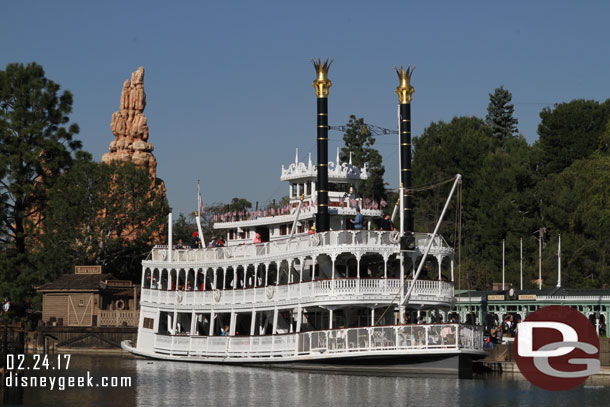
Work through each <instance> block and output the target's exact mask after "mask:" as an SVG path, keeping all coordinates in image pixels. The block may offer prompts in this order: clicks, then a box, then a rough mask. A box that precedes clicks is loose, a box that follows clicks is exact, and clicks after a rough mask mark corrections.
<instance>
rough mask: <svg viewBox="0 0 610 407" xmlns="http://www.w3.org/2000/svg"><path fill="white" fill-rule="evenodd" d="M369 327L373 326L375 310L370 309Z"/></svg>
mask: <svg viewBox="0 0 610 407" xmlns="http://www.w3.org/2000/svg"><path fill="white" fill-rule="evenodd" d="M370 325H371V326H373V325H375V308H371V323H370Z"/></svg>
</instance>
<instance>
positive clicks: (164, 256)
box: [159, 249, 167, 260]
mask: <svg viewBox="0 0 610 407" xmlns="http://www.w3.org/2000/svg"><path fill="white" fill-rule="evenodd" d="M159 255H160V256H161V259H162V260H165V259H167V250H165V249H161V250H159Z"/></svg>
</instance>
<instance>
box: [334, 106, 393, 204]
mask: <svg viewBox="0 0 610 407" xmlns="http://www.w3.org/2000/svg"><path fill="white" fill-rule="evenodd" d="M343 141H344V142H345V147H343V148H342V150H341V151H342V152H343V156H344V157H345V160H346V161H347V160H349V157H350V154H351V156H352V164H354V165H356V166H358V167H362V166H364V164H365V163H368V167H369V178H368V179H367V180H366V181H364V182H362V183H361V184H360V185H359V187H358V192H359V193H360V195H361V196H362V197H364V198H370V199H373V200H380V199H381V198H386V197H387V195H386V191H385V184H384V181H383V175H384V174H385V168H384V167H383V164H382V159H381V154H379V151H377V149H375V148H373V145H374V144H375V137H373V135H372V134H371V132H370V131H369V130H368V129H367V127H366V125H365V124H364V119H363V118H359V119H358V118H356V116H354V115H351V116H350V117H349V121H348V122H347V131H346V132H345V134H344V135H343Z"/></svg>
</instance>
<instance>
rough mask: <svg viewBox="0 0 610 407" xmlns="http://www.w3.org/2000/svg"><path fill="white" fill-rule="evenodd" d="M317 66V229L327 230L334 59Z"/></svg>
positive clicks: (320, 62)
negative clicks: (330, 91) (330, 76)
mask: <svg viewBox="0 0 610 407" xmlns="http://www.w3.org/2000/svg"><path fill="white" fill-rule="evenodd" d="M312 62H313V66H314V67H315V68H316V73H317V78H316V80H315V81H314V82H313V87H314V88H315V90H316V96H317V97H318V100H317V102H318V103H317V111H318V115H317V126H318V127H317V146H318V164H317V171H318V180H317V186H316V189H317V191H318V212H317V214H316V230H317V231H318V232H326V231H328V230H330V218H329V216H328V91H329V89H330V87H331V86H332V82H331V81H330V80H328V70H329V68H330V65H331V64H332V62H333V61H332V60H328V59H327V60H326V61H324V62H322V61H321V60H320V59H319V58H318V60H317V61H314V60H312Z"/></svg>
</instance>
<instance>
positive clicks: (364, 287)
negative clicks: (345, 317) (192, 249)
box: [141, 278, 454, 306]
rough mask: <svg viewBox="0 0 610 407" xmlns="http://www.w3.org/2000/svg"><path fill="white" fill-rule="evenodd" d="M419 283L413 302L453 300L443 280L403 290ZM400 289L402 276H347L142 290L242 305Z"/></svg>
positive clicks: (167, 298) (174, 299) (184, 301)
mask: <svg viewBox="0 0 610 407" xmlns="http://www.w3.org/2000/svg"><path fill="white" fill-rule="evenodd" d="M413 284H415V287H414V289H413V292H412V294H411V301H412V302H421V301H423V302H437V301H440V302H452V301H453V300H454V296H453V283H451V282H448V281H439V280H417V281H415V283H413V280H407V281H406V284H405V286H404V287H403V290H405V293H406V291H407V290H408V289H409V287H410V286H411V285H413ZM399 290H400V280H398V279H383V278H380V279H373V278H371V279H369V278H361V279H357V278H347V279H335V280H315V281H307V282H302V283H294V284H283V285H277V286H275V285H274V286H267V287H256V288H238V289H234V290H233V289H227V290H204V291H180V290H178V291H165V290H156V289H148V288H144V289H142V293H141V296H142V298H141V300H142V301H143V302H145V303H151V304H169V305H186V306H198V305H238V304H255V303H265V304H273V303H275V302H278V301H286V300H294V301H299V302H308V301H314V302H315V301H324V300H330V301H332V300H339V299H341V300H345V299H347V300H349V299H350V298H353V297H354V296H357V298H359V299H367V297H368V298H369V299H376V300H388V301H389V300H391V299H392V298H394V297H395V296H396V295H397V294H398V293H399Z"/></svg>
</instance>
